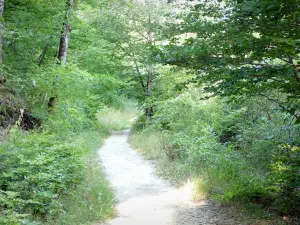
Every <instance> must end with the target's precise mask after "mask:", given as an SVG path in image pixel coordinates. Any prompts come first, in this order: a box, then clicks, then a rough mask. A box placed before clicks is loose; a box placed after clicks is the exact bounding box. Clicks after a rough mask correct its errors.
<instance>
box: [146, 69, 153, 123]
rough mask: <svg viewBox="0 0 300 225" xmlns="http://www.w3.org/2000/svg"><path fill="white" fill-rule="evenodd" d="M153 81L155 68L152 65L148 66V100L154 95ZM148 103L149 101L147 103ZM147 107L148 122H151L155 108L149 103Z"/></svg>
mask: <svg viewBox="0 0 300 225" xmlns="http://www.w3.org/2000/svg"><path fill="white" fill-rule="evenodd" d="M152 81H153V66H152V64H150V65H149V66H148V76H147V86H146V98H150V96H151V94H152ZM146 102H147V101H146ZM147 104H148V105H147V106H146V121H148V122H149V121H150V119H151V116H152V114H153V107H152V104H151V103H147Z"/></svg>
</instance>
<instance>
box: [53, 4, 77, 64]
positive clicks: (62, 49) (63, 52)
mask: <svg viewBox="0 0 300 225" xmlns="http://www.w3.org/2000/svg"><path fill="white" fill-rule="evenodd" d="M73 5H74V0H67V5H66V15H65V21H64V24H63V30H62V34H61V37H60V43H59V49H58V54H57V58H58V60H59V61H60V62H61V63H62V64H66V63H67V57H68V48H69V40H70V35H71V26H70V17H71V11H72V8H73Z"/></svg>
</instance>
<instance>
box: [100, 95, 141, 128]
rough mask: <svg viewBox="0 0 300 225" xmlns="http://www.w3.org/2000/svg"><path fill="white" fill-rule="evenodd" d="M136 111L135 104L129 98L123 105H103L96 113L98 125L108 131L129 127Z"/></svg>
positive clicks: (133, 120)
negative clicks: (117, 106) (115, 106)
mask: <svg viewBox="0 0 300 225" xmlns="http://www.w3.org/2000/svg"><path fill="white" fill-rule="evenodd" d="M138 112H139V110H138V108H137V106H136V104H135V103H134V102H132V101H130V100H126V101H125V103H124V106H123V107H119V108H113V107H104V108H103V109H101V110H100V111H99V112H98V114H97V118H98V125H99V127H100V128H101V129H104V130H108V131H118V130H125V129H129V128H130V127H131V126H132V124H133V123H134V122H135V118H136V116H137V114H138Z"/></svg>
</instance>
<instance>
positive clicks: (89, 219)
mask: <svg viewBox="0 0 300 225" xmlns="http://www.w3.org/2000/svg"><path fill="white" fill-rule="evenodd" d="M106 136H107V135H106V134H105V133H104V132H103V131H101V132H99V131H97V130H90V131H85V132H83V133H82V134H81V135H79V136H78V137H77V138H76V140H75V142H74V144H75V145H77V146H80V147H81V148H84V149H85V151H84V152H85V153H84V154H83V155H82V161H83V162H84V171H83V174H84V179H83V180H82V182H81V184H79V185H78V186H77V187H76V188H75V189H73V190H70V192H69V193H67V194H66V195H65V196H64V197H63V198H61V199H60V202H61V204H62V205H64V207H63V211H61V212H60V213H58V214H56V216H54V217H53V216H52V217H49V218H48V221H47V224H49V225H56V224H57V225H70V224H72V225H73V224H74V225H80V224H94V223H95V222H97V221H103V220H105V219H107V218H109V217H112V216H113V215H114V214H115V210H114V195H113V192H112V190H111V189H110V187H109V183H108V181H107V180H106V178H105V176H104V175H103V173H102V172H101V166H100V164H99V162H98V160H97V156H96V150H97V149H99V147H100V146H101V144H102V143H103V140H104V138H105V137H106Z"/></svg>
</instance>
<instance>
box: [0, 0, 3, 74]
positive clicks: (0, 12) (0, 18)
mask: <svg viewBox="0 0 300 225" xmlns="http://www.w3.org/2000/svg"><path fill="white" fill-rule="evenodd" d="M3 12H4V0H0V66H1V67H2V63H3ZM1 70H2V68H1ZM1 75H2V71H1Z"/></svg>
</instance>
